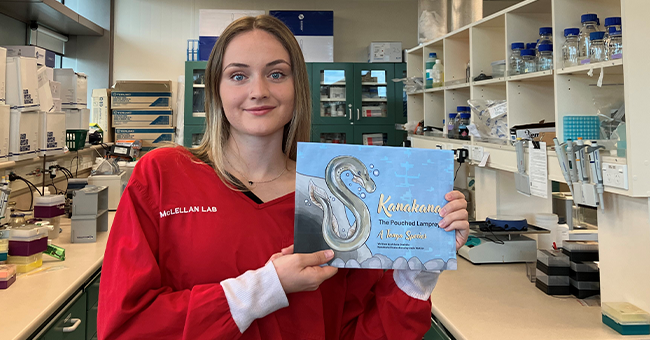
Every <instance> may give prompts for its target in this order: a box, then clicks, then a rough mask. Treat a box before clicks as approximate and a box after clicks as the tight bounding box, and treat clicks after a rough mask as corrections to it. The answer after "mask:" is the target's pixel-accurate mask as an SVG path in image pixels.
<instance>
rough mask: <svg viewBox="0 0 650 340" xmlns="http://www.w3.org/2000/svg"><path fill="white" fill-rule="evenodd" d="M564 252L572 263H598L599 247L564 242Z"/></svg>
mask: <svg viewBox="0 0 650 340" xmlns="http://www.w3.org/2000/svg"><path fill="white" fill-rule="evenodd" d="M562 252H563V253H564V254H566V255H567V256H569V259H570V260H571V262H588V261H598V245H597V244H595V243H589V242H564V244H563V247H562Z"/></svg>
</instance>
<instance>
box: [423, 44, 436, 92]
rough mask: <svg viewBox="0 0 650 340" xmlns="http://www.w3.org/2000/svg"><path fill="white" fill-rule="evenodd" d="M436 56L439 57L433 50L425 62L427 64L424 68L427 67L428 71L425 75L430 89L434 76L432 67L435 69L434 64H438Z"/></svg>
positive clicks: (426, 70)
mask: <svg viewBox="0 0 650 340" xmlns="http://www.w3.org/2000/svg"><path fill="white" fill-rule="evenodd" d="M436 58H437V55H436V53H434V52H431V53H429V58H428V59H427V61H426V62H425V64H424V65H425V67H424V69H425V72H426V75H425V79H426V88H428V89H430V88H432V87H433V76H432V73H433V71H432V69H433V65H435V64H436Z"/></svg>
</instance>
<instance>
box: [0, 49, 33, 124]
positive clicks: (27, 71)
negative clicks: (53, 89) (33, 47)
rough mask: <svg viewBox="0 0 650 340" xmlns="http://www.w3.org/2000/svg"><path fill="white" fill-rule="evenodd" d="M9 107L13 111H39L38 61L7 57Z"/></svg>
mask: <svg viewBox="0 0 650 340" xmlns="http://www.w3.org/2000/svg"><path fill="white" fill-rule="evenodd" d="M6 79H7V82H6V91H7V92H6V93H7V105H9V106H11V110H17V111H20V112H24V111H38V110H40V109H41V106H40V102H39V100H38V76H37V68H36V59H34V58H28V57H7V78H6Z"/></svg>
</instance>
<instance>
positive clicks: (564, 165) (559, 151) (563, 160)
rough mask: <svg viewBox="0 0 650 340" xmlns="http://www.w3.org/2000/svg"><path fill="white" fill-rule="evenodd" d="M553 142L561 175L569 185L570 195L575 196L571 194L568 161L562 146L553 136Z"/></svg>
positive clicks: (571, 187)
mask: <svg viewBox="0 0 650 340" xmlns="http://www.w3.org/2000/svg"><path fill="white" fill-rule="evenodd" d="M553 143H555V154H556V155H557V159H558V161H559V162H560V169H561V170H562V175H564V180H565V181H566V184H567V185H568V186H569V190H571V196H573V197H575V196H574V195H573V184H572V183H571V182H572V180H571V175H570V174H569V161H568V160H567V155H566V152H565V151H564V147H563V146H562V145H561V144H560V142H559V141H558V140H557V138H553Z"/></svg>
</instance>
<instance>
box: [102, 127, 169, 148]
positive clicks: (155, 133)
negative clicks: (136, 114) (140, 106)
mask: <svg viewBox="0 0 650 340" xmlns="http://www.w3.org/2000/svg"><path fill="white" fill-rule="evenodd" d="M115 139H116V140H117V139H127V140H132V139H140V140H142V150H143V151H148V150H151V149H153V148H156V147H158V146H161V145H163V144H164V143H165V142H173V141H174V128H131V129H115Z"/></svg>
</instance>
